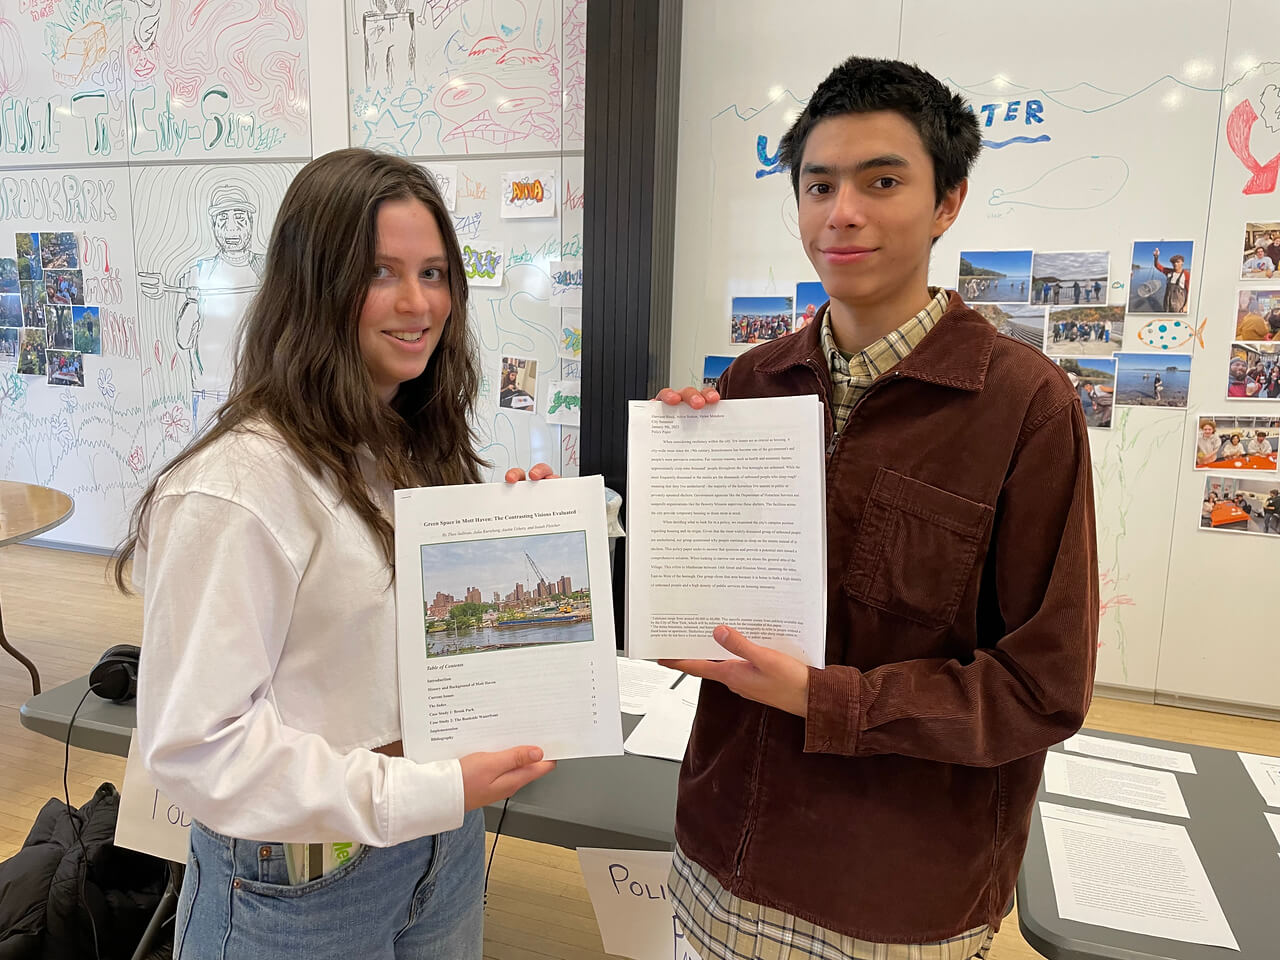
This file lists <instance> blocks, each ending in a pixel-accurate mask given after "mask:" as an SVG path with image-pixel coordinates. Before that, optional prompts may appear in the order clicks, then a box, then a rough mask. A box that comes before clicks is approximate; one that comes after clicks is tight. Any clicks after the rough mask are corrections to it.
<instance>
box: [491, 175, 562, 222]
mask: <svg viewBox="0 0 1280 960" xmlns="http://www.w3.org/2000/svg"><path fill="white" fill-rule="evenodd" d="M555 215H556V172H555V171H554V170H508V171H507V172H506V173H504V174H503V175H502V218H503V219H504V220H511V219H527V218H532V217H554V216H555Z"/></svg>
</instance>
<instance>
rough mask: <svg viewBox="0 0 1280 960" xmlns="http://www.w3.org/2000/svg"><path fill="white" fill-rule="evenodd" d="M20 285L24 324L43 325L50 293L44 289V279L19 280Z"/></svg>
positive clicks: (26, 325) (28, 325)
mask: <svg viewBox="0 0 1280 960" xmlns="http://www.w3.org/2000/svg"><path fill="white" fill-rule="evenodd" d="M18 287H19V288H20V291H21V292H20V295H21V297H22V325H23V326H24V327H43V326H44V308H45V306H46V305H47V304H48V303H49V295H48V294H47V293H46V292H45V289H44V280H43V279H41V280H19V281H18Z"/></svg>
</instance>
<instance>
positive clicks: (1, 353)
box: [0, 327, 22, 364]
mask: <svg viewBox="0 0 1280 960" xmlns="http://www.w3.org/2000/svg"><path fill="white" fill-rule="evenodd" d="M21 333H22V331H21V330H20V329H18V328H17V327H0V363H6V364H8V363H17V362H18V336H19V335H20V334H21Z"/></svg>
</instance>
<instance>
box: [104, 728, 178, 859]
mask: <svg viewBox="0 0 1280 960" xmlns="http://www.w3.org/2000/svg"><path fill="white" fill-rule="evenodd" d="M190 832H191V817H190V816H188V815H187V813H186V812H185V811H184V810H183V809H182V807H180V806H179V805H178V804H176V803H174V802H173V801H171V800H170V799H169V798H168V797H166V796H165V795H164V794H163V793H162V792H161V791H160V789H159V788H158V787H157V786H156V785H155V783H153V782H152V780H151V777H150V776H148V775H147V768H146V767H144V766H143V765H142V757H141V756H140V755H139V754H138V731H137V730H134V731H133V735H132V736H131V737H130V738H129V759H128V760H126V761H125V766H124V785H123V787H122V788H121V790H120V813H119V815H118V816H117V818H116V846H117V847H124V848H125V849H126V850H137V851H138V852H140V853H149V854H151V855H152V856H153V857H161V858H162V859H165V860H176V861H177V862H178V863H186V862H187V845H188V843H189V840H188V834H189V833H190Z"/></svg>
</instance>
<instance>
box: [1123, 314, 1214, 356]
mask: <svg viewBox="0 0 1280 960" xmlns="http://www.w3.org/2000/svg"><path fill="white" fill-rule="evenodd" d="M1208 323H1209V318H1208V317H1205V318H1204V319H1203V320H1202V321H1200V326H1198V327H1197V326H1196V325H1195V324H1193V323H1190V322H1188V321H1186V320H1174V319H1171V318H1168V317H1166V318H1163V319H1159V320H1149V321H1147V322H1146V323H1145V324H1143V326H1142V327H1141V328H1139V330H1138V340H1139V341H1140V342H1141V343H1143V344H1144V345H1146V346H1148V347H1154V348H1155V349H1157V350H1174V349H1176V348H1178V347H1185V346H1187V345H1188V344H1189V343H1191V341H1192V340H1195V341H1197V342H1198V343H1199V344H1200V346H1201V347H1203V346H1204V328H1205V327H1206V326H1207V325H1208Z"/></svg>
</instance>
